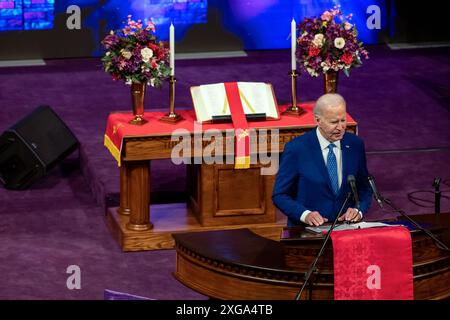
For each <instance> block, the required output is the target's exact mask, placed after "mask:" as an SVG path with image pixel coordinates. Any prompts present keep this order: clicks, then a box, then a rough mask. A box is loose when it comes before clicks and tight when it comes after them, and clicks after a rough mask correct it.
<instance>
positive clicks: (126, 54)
mask: <svg viewBox="0 0 450 320" xmlns="http://www.w3.org/2000/svg"><path fill="white" fill-rule="evenodd" d="M132 55H133V54H132V53H131V52H130V51H126V50H124V51H123V52H122V56H123V57H124V58H125V59H127V60H130V58H131V56H132Z"/></svg>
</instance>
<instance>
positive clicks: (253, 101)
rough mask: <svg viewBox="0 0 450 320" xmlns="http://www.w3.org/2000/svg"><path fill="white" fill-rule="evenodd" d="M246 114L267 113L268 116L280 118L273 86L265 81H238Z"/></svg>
mask: <svg viewBox="0 0 450 320" xmlns="http://www.w3.org/2000/svg"><path fill="white" fill-rule="evenodd" d="M238 87H239V91H240V94H241V101H242V106H243V108H244V113H245V114H252V113H265V114H266V116H267V117H271V118H278V112H277V108H276V105H275V101H274V98H273V92H272V87H271V85H270V84H267V83H264V82H238Z"/></svg>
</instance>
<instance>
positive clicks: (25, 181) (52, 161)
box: [0, 106, 78, 190]
mask: <svg viewBox="0 0 450 320" xmlns="http://www.w3.org/2000/svg"><path fill="white" fill-rule="evenodd" d="M77 148H78V140H77V138H76V137H75V136H74V134H73V133H72V132H71V131H70V130H69V128H68V127H67V126H66V125H65V124H64V123H63V122H62V120H61V119H60V118H59V117H58V115H57V114H56V113H55V112H54V111H53V110H52V109H51V108H50V107H49V106H39V107H37V108H36V109H35V110H34V111H33V112H32V113H30V114H29V115H28V116H26V117H25V118H23V119H22V120H20V121H19V122H18V123H16V124H15V125H14V126H12V127H11V128H10V129H8V130H6V131H5V132H4V133H3V134H2V135H1V136H0V181H1V182H2V183H3V184H4V185H5V188H7V189H14V190H20V189H26V188H27V187H29V186H30V185H31V184H32V183H33V182H35V181H36V180H38V179H39V178H41V177H43V176H44V175H45V174H46V173H47V172H48V171H49V170H50V169H52V168H53V167H54V166H55V165H56V164H57V163H58V162H59V161H60V160H62V159H63V158H65V157H67V156H68V155H69V154H71V153H72V152H73V151H75V150H76V149H77Z"/></svg>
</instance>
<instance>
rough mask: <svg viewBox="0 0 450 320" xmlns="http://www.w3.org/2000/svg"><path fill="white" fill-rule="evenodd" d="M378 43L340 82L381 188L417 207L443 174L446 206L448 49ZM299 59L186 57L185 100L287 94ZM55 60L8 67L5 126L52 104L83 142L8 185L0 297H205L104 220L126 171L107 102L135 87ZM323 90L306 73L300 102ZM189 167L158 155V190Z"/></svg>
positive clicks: (90, 63) (0, 87) (164, 96)
mask: <svg viewBox="0 0 450 320" xmlns="http://www.w3.org/2000/svg"><path fill="white" fill-rule="evenodd" d="M369 52H370V59H369V60H367V61H365V63H364V65H363V66H362V67H361V68H359V69H356V70H353V71H352V72H351V75H350V77H349V78H347V77H345V76H344V75H340V79H339V85H338V91H339V92H340V93H341V94H342V95H343V96H344V97H345V98H346V99H347V101H348V112H349V113H350V114H351V115H352V116H353V117H354V118H355V120H356V121H357V122H358V124H359V135H360V136H361V137H363V138H364V139H365V142H366V149H367V151H368V165H369V170H370V172H371V173H372V175H374V176H375V178H376V181H377V185H378V188H379V190H380V192H381V193H382V194H383V195H384V196H385V197H388V198H390V199H391V200H392V201H393V202H394V203H395V204H396V205H397V206H398V207H400V208H402V209H404V210H405V211H406V212H407V213H410V214H420V213H432V212H433V211H434V204H433V200H434V195H433V192H432V191H433V188H432V187H431V184H432V182H433V179H434V178H435V177H441V178H442V179H443V183H442V184H441V189H442V192H443V193H442V196H443V197H442V203H441V207H442V211H443V212H450V199H449V197H450V186H449V185H450V169H449V165H448V164H449V163H450V130H449V128H450V55H449V53H450V49H448V48H440V49H426V50H425V49H422V50H404V51H391V50H389V49H388V48H386V47H384V46H376V47H369ZM289 57H290V52H289V51H288V50H277V51H260V52H249V56H248V57H245V58H230V59H205V60H185V61H177V79H178V82H177V99H176V105H177V107H178V108H192V102H191V98H190V93H189V88H190V87H191V86H193V85H199V84H205V83H215V82H224V81H265V82H270V83H272V84H273V86H274V89H275V93H276V95H277V98H278V102H279V103H284V102H288V101H289V100H290V82H289V81H290V80H289V77H288V71H289V68H290V65H289V64H290V59H289ZM46 62H47V65H46V66H40V67H21V68H2V69H0V101H1V112H0V132H3V131H4V130H5V129H7V128H9V127H10V126H12V125H13V124H15V123H16V122H17V121H18V120H19V119H21V118H22V117H24V116H25V115H27V114H28V113H29V112H31V111H32V110H33V109H34V108H35V107H36V106H38V105H40V104H48V105H50V106H51V107H52V109H53V110H55V111H56V112H57V113H58V114H59V115H60V117H61V118H62V119H63V121H64V122H65V123H66V124H67V125H68V127H69V128H70V129H71V130H72V131H73V132H74V134H75V135H76V136H77V138H78V139H79V141H80V145H81V146H80V150H79V153H78V152H76V153H74V154H72V155H71V156H70V157H69V158H67V159H66V160H65V161H63V162H62V163H61V164H60V165H59V166H58V167H56V168H55V169H54V170H52V171H51V172H50V173H49V174H48V175H47V176H46V177H44V178H43V179H41V180H40V181H38V182H37V183H35V184H34V185H33V186H32V187H31V188H29V189H28V190H25V191H8V190H5V189H3V188H2V187H0V201H1V206H0V216H1V219H0V244H1V246H0V254H1V256H2V263H1V264H0V299H103V298H104V290H105V289H109V290H112V291H116V292H124V293H127V294H130V295H136V296H140V297H147V298H151V299H205V298H206V297H204V296H202V295H200V294H197V293H196V292H194V291H192V290H190V289H189V288H186V287H185V286H183V285H182V284H180V283H179V282H177V281H176V280H175V279H174V278H173V275H172V272H173V271H174V270H175V252H174V251H173V250H164V251H151V252H135V253H122V252H121V250H120V248H119V246H118V245H117V244H116V242H115V240H113V238H112V236H111V234H110V233H109V231H108V230H107V228H106V226H105V223H104V208H105V206H107V205H114V204H115V202H116V201H117V195H118V192H119V170H118V168H117V164H116V162H115V160H114V159H113V158H112V156H111V155H110V154H109V152H108V151H107V149H106V148H105V147H104V146H103V134H104V130H105V126H106V118H107V115H108V113H109V112H111V111H115V110H130V93H129V88H128V87H127V86H125V85H124V84H123V83H122V82H113V81H112V80H111V78H110V77H109V75H107V74H106V73H105V72H103V71H102V68H101V63H100V61H99V59H71V60H51V61H46ZM322 90H323V89H322V79H321V78H317V79H313V78H311V77H309V76H306V75H302V76H301V77H300V78H299V83H298V98H299V99H300V100H301V101H307V100H314V99H316V98H317V97H318V96H319V95H320V94H321V93H322ZM167 108H168V88H167V86H165V87H164V88H163V89H161V90H158V89H150V90H149V91H148V92H147V96H146V109H147V110H149V109H164V110H167ZM185 176H186V175H185V167H184V166H175V165H173V164H172V163H171V162H170V160H160V161H154V162H153V163H152V177H151V179H152V194H153V197H152V198H153V200H155V201H158V200H161V199H162V198H163V197H162V196H161V195H163V194H165V193H168V192H171V193H177V192H178V193H183V192H184V191H185V189H184V185H185V184H184V180H185ZM392 216H395V214H393V213H392V212H389V211H388V210H381V209H378V208H377V207H376V206H375V204H373V205H372V208H371V210H370V211H369V213H368V214H367V218H368V219H370V220H375V219H380V218H386V217H392ZM70 265H78V266H79V267H80V268H81V289H80V290H76V289H75V290H69V289H68V288H67V286H66V281H67V278H68V277H69V276H70V275H69V274H67V273H66V270H67V267H69V266H70ZM142 274H144V276H142Z"/></svg>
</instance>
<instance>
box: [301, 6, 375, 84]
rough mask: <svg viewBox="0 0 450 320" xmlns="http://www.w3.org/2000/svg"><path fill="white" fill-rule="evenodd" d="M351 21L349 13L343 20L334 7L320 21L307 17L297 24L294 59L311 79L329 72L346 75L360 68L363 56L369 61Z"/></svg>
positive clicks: (338, 10)
mask: <svg viewBox="0 0 450 320" xmlns="http://www.w3.org/2000/svg"><path fill="white" fill-rule="evenodd" d="M351 18H352V14H350V15H349V16H346V17H345V19H344V18H343V14H342V12H341V10H340V6H336V7H334V9H331V10H327V11H325V12H324V13H322V15H321V16H320V18H306V19H305V20H304V21H303V22H302V23H300V24H299V26H298V28H297V29H298V30H299V35H300V36H299V37H298V39H297V44H298V46H297V51H296V57H297V60H298V61H299V62H300V63H301V67H302V68H303V69H304V70H305V71H307V72H308V73H309V74H310V75H311V76H313V77H317V76H318V75H319V74H320V73H326V72H327V71H329V70H334V71H339V70H343V71H344V73H345V74H346V75H347V76H349V70H350V68H352V67H358V66H360V65H362V61H361V58H362V57H364V58H366V59H368V57H369V55H368V52H367V51H366V49H364V47H363V44H362V42H359V41H358V39H357V35H358V31H357V30H356V27H355V25H354V24H351V23H350V22H349V21H350V20H351ZM338 20H340V21H339V22H338Z"/></svg>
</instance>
